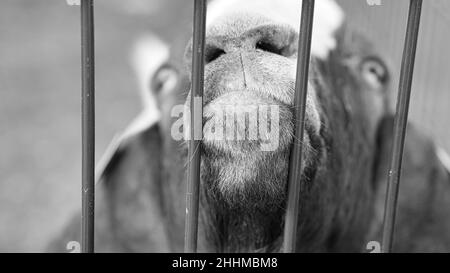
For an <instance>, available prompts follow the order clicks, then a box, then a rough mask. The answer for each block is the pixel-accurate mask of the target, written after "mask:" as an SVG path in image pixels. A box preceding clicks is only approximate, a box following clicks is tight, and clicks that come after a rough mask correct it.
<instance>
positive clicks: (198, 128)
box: [184, 0, 207, 252]
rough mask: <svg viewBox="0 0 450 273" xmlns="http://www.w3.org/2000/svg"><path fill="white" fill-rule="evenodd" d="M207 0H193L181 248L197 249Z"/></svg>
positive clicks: (187, 249)
mask: <svg viewBox="0 0 450 273" xmlns="http://www.w3.org/2000/svg"><path fill="white" fill-rule="evenodd" d="M206 5H207V1H206V0H195V4H194V33H193V49H192V88H191V121H190V124H191V126H190V139H189V147H188V158H189V163H188V181H187V191H186V222H185V233H184V251H185V252H197V230H198V206H199V204H198V203H199V185H200V160H201V153H200V144H201V139H202V135H203V132H202V131H203V128H202V124H203V122H202V116H203V77H204V64H205V61H204V51H205V32H206V31H205V25H206Z"/></svg>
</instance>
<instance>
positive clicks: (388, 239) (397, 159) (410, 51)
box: [382, 0, 422, 252]
mask: <svg viewBox="0 0 450 273" xmlns="http://www.w3.org/2000/svg"><path fill="white" fill-rule="evenodd" d="M421 11H422V0H410V6H409V15H408V25H407V29H406V38H405V47H404V49H403V60H402V66H401V72H400V85H399V91H398V97H397V110H396V115H395V121H394V142H393V147H392V155H391V162H390V167H389V174H388V186H387V193H386V203H385V212H384V223H383V242H382V252H391V251H392V245H393V239H394V227H395V214H396V209H397V199H398V192H399V186H400V176H401V167H402V158H403V148H404V143H405V136H406V125H407V122H408V110H409V101H410V97H411V85H412V79H413V72H414V61H415V57H416V48H417V40H418V36H419V27H420V15H421Z"/></svg>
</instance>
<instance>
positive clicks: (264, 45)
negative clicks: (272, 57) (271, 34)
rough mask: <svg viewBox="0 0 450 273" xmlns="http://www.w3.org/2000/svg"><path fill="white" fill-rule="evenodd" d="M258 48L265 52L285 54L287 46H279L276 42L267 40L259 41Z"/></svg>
mask: <svg viewBox="0 0 450 273" xmlns="http://www.w3.org/2000/svg"><path fill="white" fill-rule="evenodd" d="M255 47H256V49H259V50H262V51H265V52H269V53H273V54H276V55H281V56H284V55H285V49H286V47H283V46H279V45H277V44H275V43H271V42H267V41H259V42H257V43H256V46H255Z"/></svg>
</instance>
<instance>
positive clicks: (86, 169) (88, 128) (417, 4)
mask: <svg viewBox="0 0 450 273" xmlns="http://www.w3.org/2000/svg"><path fill="white" fill-rule="evenodd" d="M314 4H315V1H314V0H303V1H302V17H301V22H300V32H299V34H300V36H299V37H300V39H299V45H298V52H299V53H298V60H297V64H298V65H297V74H296V84H295V109H296V112H295V117H296V119H295V120H296V121H297V122H296V124H295V137H294V143H293V144H292V150H291V157H290V171H289V182H288V191H289V192H288V201H287V210H286V217H285V230H284V240H283V242H284V245H283V251H284V252H295V251H296V242H297V234H298V227H297V224H298V217H299V209H300V207H301V202H300V200H299V196H300V192H301V191H302V188H301V183H300V177H301V174H300V170H301V162H302V158H301V155H302V149H303V147H302V141H301V140H302V139H303V131H304V130H303V129H304V122H305V105H306V94H307V82H308V68H309V59H310V49H311V35H312V28H313V16H314ZM421 9H422V0H410V6H409V17H408V22H407V31H406V38H405V45H404V50H403V61H402V65H401V72H400V75H401V76H400V84H399V93H398V98H397V111H396V116H395V124H394V127H395V128H394V132H395V133H394V146H393V149H392V154H391V164H390V168H389V173H388V174H387V176H388V190H387V193H386V206H385V217H384V229H383V241H382V251H383V252H390V251H392V242H393V238H394V227H395V216H396V215H395V211H396V207H397V197H398V192H399V184H400V180H401V165H402V157H403V147H404V140H405V131H406V122H407V119H408V110H409V100H410V95H411V85H412V80H413V71H414V61H415V55H416V47H417V40H418V33H419V26H420V15H421ZM206 12H207V0H194V18H193V19H194V31H193V56H192V80H191V83H192V86H191V87H192V89H191V90H192V92H191V104H190V107H191V109H190V110H191V111H190V113H191V122H190V124H191V128H190V135H191V138H190V140H189V143H188V144H189V146H188V155H189V157H188V158H189V159H190V160H189V164H188V177H187V191H186V224H185V252H196V251H197V233H198V208H199V187H200V162H201V152H200V144H201V137H200V138H199V136H201V134H202V128H201V126H195V125H196V124H198V123H195V122H194V121H195V120H201V119H202V104H199V103H197V102H198V101H203V84H204V83H203V80H204V65H205V64H204V49H205V21H206ZM81 32H82V39H81V42H82V43H81V44H82V241H81V245H82V247H81V250H82V252H89V253H91V252H94V249H95V248H94V218H95V206H94V203H95V199H94V197H95V191H94V190H95V183H94V181H95V164H94V147H95V135H94V131H95V123H94V117H95V100H94V97H95V96H94V94H95V58H94V5H93V0H81ZM196 101H197V102H196ZM199 124H202V123H199Z"/></svg>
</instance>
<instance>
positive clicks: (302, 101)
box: [283, 0, 315, 253]
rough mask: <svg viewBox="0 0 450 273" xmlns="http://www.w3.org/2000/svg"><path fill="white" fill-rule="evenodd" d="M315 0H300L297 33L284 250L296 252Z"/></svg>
mask: <svg viewBox="0 0 450 273" xmlns="http://www.w3.org/2000/svg"><path fill="white" fill-rule="evenodd" d="M314 4H315V2H314V0H303V3H302V12H301V16H302V17H301V22H300V35H299V43H298V59H297V75H296V77H297V78H296V82H295V98H294V109H295V113H294V115H295V116H294V117H295V121H296V122H295V124H294V125H295V137H294V139H293V140H292V148H291V155H290V166H289V182H288V183H289V184H288V202H287V210H286V217H285V219H286V220H285V226H284V242H283V250H284V252H285V253H290V252H295V249H296V242H297V225H298V213H299V209H300V203H299V201H300V200H299V199H300V191H301V190H302V184H301V183H300V179H301V169H302V150H303V132H304V128H305V112H306V96H307V89H308V71H309V61H310V55H311V37H312V28H313V19H314Z"/></svg>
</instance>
